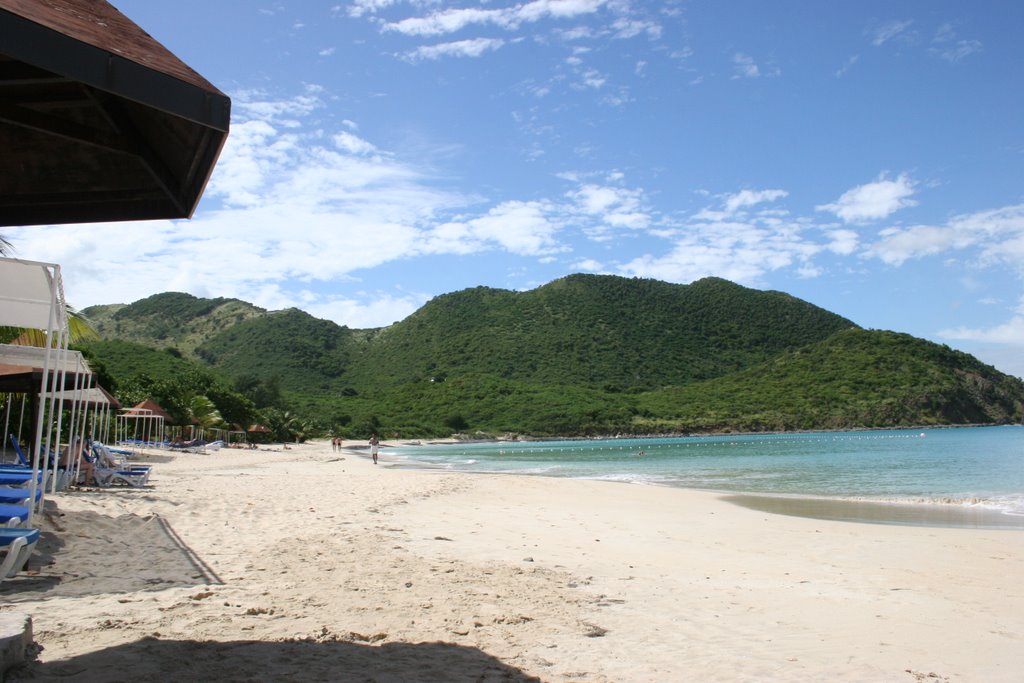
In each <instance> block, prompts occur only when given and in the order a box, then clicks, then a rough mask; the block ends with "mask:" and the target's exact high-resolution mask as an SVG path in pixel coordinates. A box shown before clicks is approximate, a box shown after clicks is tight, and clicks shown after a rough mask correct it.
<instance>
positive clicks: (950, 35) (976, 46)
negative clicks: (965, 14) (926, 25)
mask: <svg viewBox="0 0 1024 683" xmlns="http://www.w3.org/2000/svg"><path fill="white" fill-rule="evenodd" d="M981 48H982V45H981V41H979V40H961V39H958V38H957V35H956V32H955V31H954V30H953V27H952V25H950V24H943V25H942V26H940V27H939V28H938V30H936V31H935V37H934V38H933V39H932V47H930V48H928V52H929V54H931V55H933V56H935V57H940V58H942V59H945V60H946V61H947V62H959V61H961V60H963V59H966V58H967V57H969V56H971V55H973V54H975V53H976V52H981Z"/></svg>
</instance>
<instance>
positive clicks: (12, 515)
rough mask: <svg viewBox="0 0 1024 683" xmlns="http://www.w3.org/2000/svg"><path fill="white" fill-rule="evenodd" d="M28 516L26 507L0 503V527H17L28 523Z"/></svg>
mask: <svg viewBox="0 0 1024 683" xmlns="http://www.w3.org/2000/svg"><path fill="white" fill-rule="evenodd" d="M28 516H29V507H28V506H27V505H11V504H10V503H0V527H19V526H21V525H23V524H25V523H26V522H28Z"/></svg>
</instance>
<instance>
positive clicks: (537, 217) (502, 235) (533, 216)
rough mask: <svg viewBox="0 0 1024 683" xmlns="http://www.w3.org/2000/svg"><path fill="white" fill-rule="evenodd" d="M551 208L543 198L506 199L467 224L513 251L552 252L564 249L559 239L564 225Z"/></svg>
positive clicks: (476, 234) (479, 235)
mask: <svg viewBox="0 0 1024 683" xmlns="http://www.w3.org/2000/svg"><path fill="white" fill-rule="evenodd" d="M550 210H551V207H549V206H548V205H546V204H544V203H541V202H520V201H513V202H505V203H503V204H499V205H498V206H496V207H494V208H493V209H491V210H490V211H489V212H488V213H487V215H486V216H481V217H480V218H475V219H473V220H471V221H468V222H467V225H468V226H469V229H470V232H471V234H472V235H473V236H474V237H476V238H478V239H483V240H488V241H492V242H496V243H497V244H500V245H501V246H502V247H503V248H504V249H506V250H507V251H509V252H511V253H513V254H520V255H524V256H535V255H542V254H549V253H552V252H556V251H560V250H561V249H562V247H560V246H559V244H558V242H557V240H556V239H555V233H557V232H558V230H559V229H560V228H561V225H560V224H559V223H557V222H555V221H552V220H550V219H549V218H548V213H550Z"/></svg>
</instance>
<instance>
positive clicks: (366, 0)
mask: <svg viewBox="0 0 1024 683" xmlns="http://www.w3.org/2000/svg"><path fill="white" fill-rule="evenodd" d="M398 2H399V0H352V4H350V5H349V6H348V14H349V16H351V17H361V16H363V15H365V14H374V13H376V12H378V11H379V10H382V9H385V8H387V7H391V6H392V5H395V4H397V3H398ZM340 10H341V6H340V5H336V6H334V7H332V8H331V11H332V12H334V13H337V12H339V11H340Z"/></svg>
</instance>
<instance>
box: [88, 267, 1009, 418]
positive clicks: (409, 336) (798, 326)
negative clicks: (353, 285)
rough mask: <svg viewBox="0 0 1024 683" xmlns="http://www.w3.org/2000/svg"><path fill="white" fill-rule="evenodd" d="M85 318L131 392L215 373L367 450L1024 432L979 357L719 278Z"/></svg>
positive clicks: (998, 377) (149, 309) (163, 300)
mask: <svg viewBox="0 0 1024 683" xmlns="http://www.w3.org/2000/svg"><path fill="white" fill-rule="evenodd" d="M86 313H87V314H88V315H89V316H90V317H91V318H92V319H93V320H94V321H96V323H97V328H98V329H99V331H100V333H101V335H103V337H104V338H105V339H106V340H107V341H105V342H102V343H95V344H92V345H91V352H92V353H93V354H94V355H95V357H97V358H98V359H99V360H101V361H102V362H104V363H105V364H106V367H107V369H108V371H109V372H110V374H112V375H114V376H115V378H118V379H125V380H129V379H130V378H131V377H133V376H136V375H138V374H144V375H146V376H147V381H146V382H141V383H140V382H135V383H134V384H133V383H132V382H131V381H128V383H127V384H128V385H129V386H134V387H136V388H138V387H146V386H164V385H161V384H159V383H160V382H164V383H165V385H174V386H175V387H177V388H176V389H175V392H176V395H185V394H187V393H188V390H187V388H182V387H181V386H180V378H182V377H200V378H205V379H203V380H202V383H203V386H204V387H205V389H204V390H205V391H206V393H207V394H209V393H218V395H220V396H222V397H223V400H224V401H228V400H229V399H230V400H235V399H237V396H230V395H229V394H231V392H229V391H227V390H225V389H224V387H225V386H227V383H229V382H233V383H234V387H235V391H237V392H241V394H242V395H244V397H245V398H246V400H248V401H250V402H254V404H255V406H256V407H263V406H268V405H273V406H277V407H278V409H279V410H285V409H288V412H289V414H291V413H294V414H296V415H301V416H304V417H305V419H306V420H307V421H311V422H313V423H315V424H318V425H319V429H322V430H335V431H337V430H338V429H340V428H341V427H346V428H347V429H348V430H349V431H350V432H351V433H353V434H364V433H367V432H368V431H370V430H381V431H384V432H385V433H390V432H393V431H397V432H401V433H402V434H403V435H409V436H438V435H447V434H449V433H451V432H453V431H477V430H479V431H484V432H491V433H501V432H520V433H530V434H538V435H569V434H609V433H619V432H628V433H654V432H662V433H664V432H697V431H723V430H743V431H756V430H782V429H819V428H850V427H881V426H901V425H926V424H940V423H941V424H967V423H1004V422H1021V421H1022V420H1024V383H1022V382H1021V381H1020V380H1018V379H1015V378H1011V377H1007V376H1006V375H1003V374H1002V373H999V372H998V371H996V370H995V369H994V368H992V367H990V366H987V365H984V364H982V363H980V362H979V361H977V359H975V358H973V357H972V356H969V355H968V354H964V353H960V352H956V351H953V350H951V349H949V348H947V347H944V346H940V345H936V344H932V343H930V342H927V341H924V340H921V339H915V338H913V337H910V336H908V335H903V334H897V333H894V332H879V331H869V330H862V329H860V328H858V327H857V326H856V325H855V324H854V323H852V322H851V321H849V320H846V319H845V318H842V317H840V316H837V315H835V314H833V313H830V312H828V311H825V310H823V309H821V308H818V307H816V306H813V305H811V304H809V303H807V302H805V301H801V300H799V299H796V298H794V297H792V296H789V295H787V294H784V293H781V292H764V291H758V290H753V289H748V288H745V287H741V286H739V285H736V284H733V283H731V282H727V281H725V280H721V279H717V278H708V279H704V280H700V281H698V282H695V283H693V284H690V285H675V284H669V283H665V282H659V281H656V280H642V279H627V278H621V277H614V276H596V275H573V276H569V277H566V278H561V279H559V280H555V281H554V282H551V283H549V284H547V285H544V286H542V287H539V288H537V289H534V290H531V291H527V292H513V291H507V290H499V289H491V288H486V287H477V288H473V289H468V290H463V291H460V292H453V293H451V294H445V295H442V296H438V297H436V298H435V299H433V300H431V301H430V302H428V303H427V304H426V305H424V306H423V307H422V308H421V309H420V310H418V311H416V312H415V313H413V314H412V315H411V316H409V317H408V318H406V319H405V320H402V321H400V322H398V323H395V324H394V325H391V326H389V327H386V328H380V329H368V330H352V329H349V328H347V327H339V326H338V325H336V324H334V323H332V322H329V321H325V320H319V319H317V318H314V317H313V316H310V315H308V314H306V313H304V312H302V311H299V310H295V309H289V310H286V311H275V312H267V311H264V310H263V309H259V308H257V307H255V306H251V305H250V304H246V303H245V302H241V301H238V300H235V299H198V298H196V297H192V296H190V295H186V294H173V293H171V294H161V295H156V296H153V297H149V298H147V299H143V300H142V301H139V302H135V303H133V304H128V305H123V304H121V305H113V306H101V307H93V308H90V309H87V311H86ZM127 341H131V342H133V343H134V344H145V345H146V346H148V347H151V348H162V349H163V350H162V351H159V352H156V351H150V350H146V349H145V348H143V347H139V346H134V345H133V344H126V342H127ZM181 363H185V364H186V365H187V367H184V366H182V365H181ZM211 372H213V373H215V374H214V375H211V374H210V373H211ZM203 373H206V374H203ZM220 376H224V377H226V378H230V379H229V380H219V379H215V377H220ZM147 382H149V383H148V384H147ZM154 382H155V383H156V384H153V383H154ZM175 383H177V384H175ZM215 388H216V391H215ZM236 403H237V401H236ZM246 405H248V404H246V403H245V402H244V401H243V402H241V403H239V404H238V405H236V406H235V408H234V409H231V410H230V411H229V412H231V413H232V414H235V415H242V414H243V413H244V410H243V409H244V408H245V406H246ZM238 419H239V420H241V419H243V418H242V417H239V418H238Z"/></svg>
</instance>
